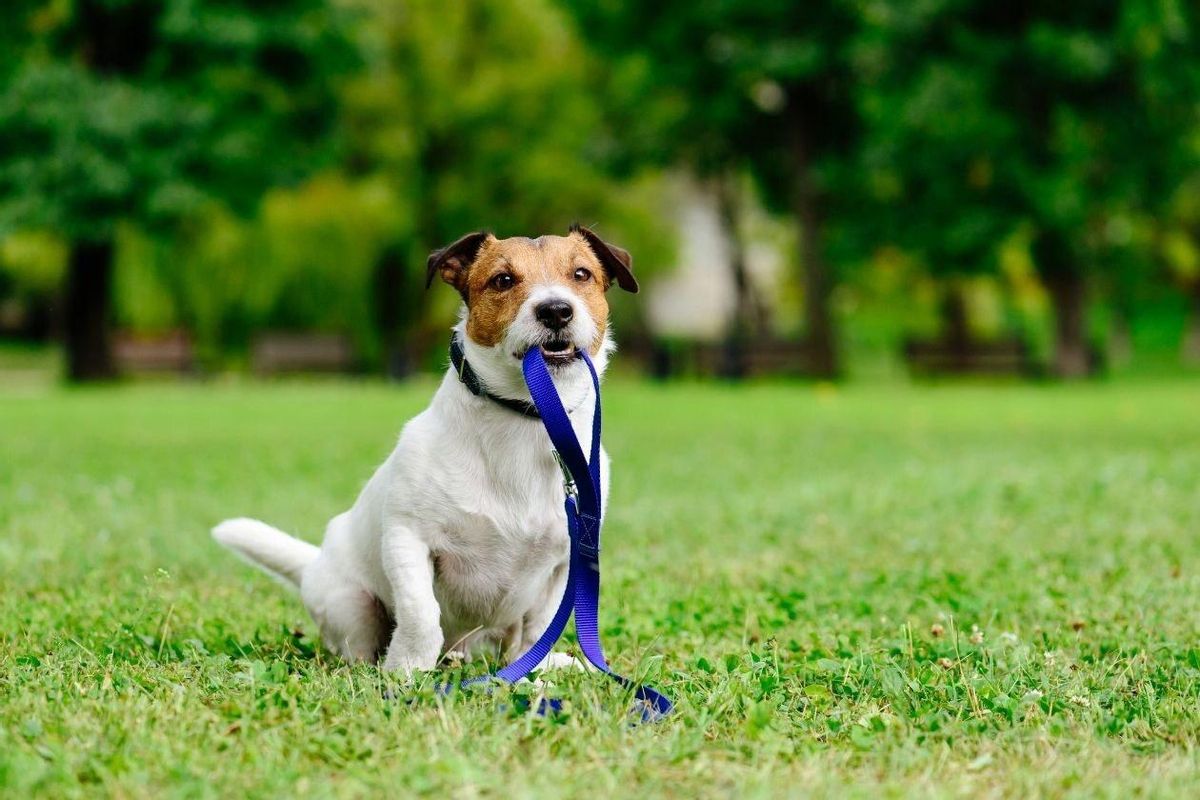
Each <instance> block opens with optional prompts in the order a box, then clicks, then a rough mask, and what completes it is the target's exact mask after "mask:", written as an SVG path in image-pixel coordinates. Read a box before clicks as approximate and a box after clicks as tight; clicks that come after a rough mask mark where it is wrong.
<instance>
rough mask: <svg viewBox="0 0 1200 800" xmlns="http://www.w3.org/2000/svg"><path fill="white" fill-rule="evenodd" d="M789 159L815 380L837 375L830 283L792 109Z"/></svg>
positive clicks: (802, 139) (800, 119)
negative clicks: (790, 161)
mask: <svg viewBox="0 0 1200 800" xmlns="http://www.w3.org/2000/svg"><path fill="white" fill-rule="evenodd" d="M791 117H792V119H791V120H790V122H789V124H790V126H791V136H792V159H793V167H794V169H795V187H794V193H793V209H794V211H795V214H796V220H797V222H798V223H799V225H800V269H801V274H800V277H801V282H802V285H803V287H804V323H805V331H806V336H807V342H806V344H807V349H808V353H809V371H810V372H811V373H812V374H813V375H814V376H816V377H818V378H836V377H837V376H838V373H839V369H838V354H837V342H836V340H835V338H834V332H833V314H832V312H831V310H830V307H829V305H830V295H831V294H832V288H833V287H832V279H831V276H830V274H829V265H828V264H826V262H825V253H824V249H823V246H822V244H823V243H822V235H821V234H822V230H821V228H822V225H821V210H820V197H819V192H818V190H817V187H816V185H815V184H814V182H813V176H812V154H811V151H810V147H809V144H808V138H807V133H806V130H805V118H804V111H803V110H802V109H799V108H793V111H792V114H791Z"/></svg>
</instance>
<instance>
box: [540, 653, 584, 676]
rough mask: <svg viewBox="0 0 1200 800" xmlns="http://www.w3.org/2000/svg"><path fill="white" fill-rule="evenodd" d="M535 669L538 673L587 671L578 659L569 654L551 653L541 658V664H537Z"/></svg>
mask: <svg viewBox="0 0 1200 800" xmlns="http://www.w3.org/2000/svg"><path fill="white" fill-rule="evenodd" d="M535 669H536V670H538V671H539V672H541V671H542V670H550V669H578V670H584V669H587V666H585V665H584V663H583V662H582V661H580V660H579V659H578V658H576V657H575V656H573V655H571V654H570V653H551V654H550V655H548V656H546V657H545V658H543V659H542V662H541V663H540V664H538V665H537V667H535Z"/></svg>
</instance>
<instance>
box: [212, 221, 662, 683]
mask: <svg viewBox="0 0 1200 800" xmlns="http://www.w3.org/2000/svg"><path fill="white" fill-rule="evenodd" d="M631 262H632V260H631V258H630V255H629V253H628V252H627V251H625V250H624V249H622V248H620V247H617V246H616V245H612V244H609V243H607V242H605V241H603V240H602V239H601V238H600V237H599V236H597V235H596V234H595V233H593V232H592V231H591V230H589V229H588V228H585V227H582V226H579V225H574V226H572V227H571V229H570V231H569V233H568V235H566V236H541V237H539V238H537V239H529V238H525V237H514V238H508V239H498V238H496V237H495V236H493V235H492V234H491V233H488V232H486V231H480V232H476V233H472V234H469V235H467V236H464V237H463V238H461V239H459V240H458V241H456V242H454V243H453V244H451V245H449V246H448V247H445V248H442V249H440V250H436V251H434V252H433V253H432V254H431V255H430V256H429V260H428V264H427V280H426V288H428V287H429V286H430V285H431V284H432V282H433V279H434V278H435V277H439V276H440V277H441V279H442V280H443V281H445V282H446V283H448V284H450V285H451V286H453V287H454V288H455V289H457V290H458V292H459V294H460V295H461V296H462V299H463V308H464V310H463V312H462V313H461V314H460V319H459V322H458V324H457V325H456V326H455V327H454V329H453V333H452V344H451V362H452V363H451V367H450V368H449V369H448V370H447V371H446V374H445V376H444V377H443V378H442V382H441V385H440V386H439V387H438V389H437V392H436V393H435V394H434V396H433V400H432V402H431V403H430V404H429V406H428V407H427V408H426V409H425V410H424V411H422V412H421V413H420V414H418V415H417V416H416V417H414V418H413V419H412V420H411V421H409V422H408V424H407V425H405V426H404V428H403V430H402V431H401V433H400V439H399V443H398V444H397V445H396V447H395V449H394V450H393V451H392V453H391V455H390V456H389V457H388V459H387V460H386V461H384V463H383V465H382V466H380V467H379V468H378V469H377V470H376V471H375V474H374V475H373V476H372V477H371V479H370V480H369V481H368V482H367V485H366V487H365V488H364V489H363V490H362V493H361V494H360V495H359V496H358V499H357V501H356V502H355V503H354V506H353V507H352V508H351V509H350V510H349V511H346V512H345V513H342V514H339V515H338V516H336V517H334V518H333V519H332V520H331V521H330V522H329V524H328V526H327V527H326V529H325V538H324V541H323V543H322V544H321V546H320V547H319V548H318V547H316V546H314V545H312V544H309V543H307V542H304V541H301V540H299V539H296V538H294V537H292V536H289V535H288V534H286V533H284V532H282V531H280V530H277V529H275V528H273V527H271V526H270V525H267V524H266V523H263V522H259V521H257V520H253V519H245V518H240V519H231V520H228V521H226V522H223V523H221V524H220V525H218V526H217V527H216V528H215V529H213V532H212V533H213V536H214V538H215V539H216V540H217V541H218V542H220V543H221V544H223V545H225V546H226V547H228V548H230V549H231V550H233V551H234V553H235V554H237V555H239V556H241V557H242V558H244V559H245V560H247V561H249V562H250V563H251V564H253V565H255V566H257V567H260V568H262V569H264V570H265V571H267V572H268V573H269V574H271V575H273V576H274V577H276V578H277V579H279V580H281V581H283V582H284V583H287V584H291V585H294V586H297V587H299V590H300V597H301V599H302V600H303V602H304V605H305V607H306V608H307V610H308V612H309V614H311V615H312V618H313V620H315V621H316V623H317V626H318V628H319V629H320V634H321V640H322V642H323V643H324V645H325V646H326V647H328V648H329V649H331V650H332V651H334V652H335V653H337V654H338V655H339V656H341V657H342V658H344V659H346V660H347V661H350V662H373V663H378V662H379V660H380V659H382V666H383V668H384V669H387V670H397V671H401V672H403V673H406V674H412V673H413V672H414V671H418V670H430V669H433V668H435V667H436V666H437V664H438V663H439V661H440V659H441V658H442V657H443V655H449V656H451V657H459V658H470V657H472V655H473V654H478V653H481V652H488V651H490V652H492V653H495V652H497V651H498V650H500V651H502V652H503V653H504V655H505V657H507V658H512V657H515V656H517V655H520V654H521V653H523V652H525V651H526V650H527V649H528V648H529V647H530V646H531V645H532V644H533V643H534V642H536V641H537V640H538V637H539V636H540V635H541V634H542V632H543V631H544V630H545V629H546V627H547V625H548V624H549V622H550V620H551V618H552V617H553V615H554V611H555V609H556V608H557V606H558V602H559V600H560V598H561V596H562V592H563V588H564V586H565V583H566V577H567V561H568V555H569V541H568V537H567V533H566V515H565V512H564V510H563V491H564V489H563V476H562V473H561V471H560V469H559V466H558V464H557V462H556V460H555V457H554V453H553V450H552V448H551V446H550V443H549V440H548V439H547V437H546V435H545V432H544V430H543V428H542V424H541V421H540V420H539V419H538V418H537V417H536V412H534V411H533V406H532V403H531V398H530V395H529V391H528V389H527V388H526V386H525V381H524V378H523V375H522V370H521V363H522V359H523V357H524V356H525V355H526V353H527V352H528V351H529V350H530V349H531V348H534V347H538V348H541V351H542V355H543V357H544V358H545V360H546V362H547V365H548V367H549V369H550V373H551V377H552V379H553V381H554V384H555V387H556V389H557V390H558V392H559V395H560V397H561V398H562V401H563V404H564V406H565V407H566V409H567V410H568V413H569V416H570V419H571V424H572V426H573V427H574V429H575V432H576V435H577V436H578V437H579V440H580V441H583V442H586V441H589V438H590V436H591V426H592V404H593V402H594V401H595V400H596V398H595V396H594V395H595V390H594V388H593V385H592V380H591V376H590V374H589V372H588V370H587V366H586V365H585V364H584V363H582V359H580V358H578V357H576V356H577V353H576V351H577V350H579V349H586V351H587V353H588V354H589V355H590V356H591V358H592V361H593V362H594V364H595V367H596V370H597V372H598V373H599V374H601V375H602V374H603V372H604V369H605V367H606V366H607V364H608V360H609V356H610V354H611V353H612V352H613V342H612V337H611V334H610V330H609V323H608V301H607V295H606V293H607V291H608V290H609V288H610V287H611V286H613V285H616V286H619V287H620V288H622V289H624V290H627V291H629V292H637V291H638V283H637V280H636V278H635V277H634V275H633V272H632V269H631V266H632V263H631ZM600 457H601V464H600V480H601V487H602V496H603V497H604V498H607V497H608V480H609V462H608V455H607V453H605V452H603V451H601V454H600ZM577 663H578V662H576V661H575V659H573V658H571V657H570V656H567V655H566V654H563V653H552V654H551V655H550V656H549V657H547V659H546V660H545V661H543V663H542V667H555V666H568V665H574V664H577Z"/></svg>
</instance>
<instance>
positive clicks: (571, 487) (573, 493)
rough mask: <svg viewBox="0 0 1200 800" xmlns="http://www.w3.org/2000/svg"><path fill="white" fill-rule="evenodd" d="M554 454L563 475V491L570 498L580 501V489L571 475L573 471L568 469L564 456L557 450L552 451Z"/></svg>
mask: <svg viewBox="0 0 1200 800" xmlns="http://www.w3.org/2000/svg"><path fill="white" fill-rule="evenodd" d="M550 452H551V453H553V454H554V460H555V461H557V462H558V468H559V469H560V470H562V475H563V491H564V492H566V493H567V496H568V497H572V498H574V499H575V500H578V499H579V488H578V487H577V486H576V485H575V478H574V477H573V476H572V475H571V470H569V469H567V462H566V461H564V460H563V457H562V454H561V453H559V452H558V451H557V450H551V451H550Z"/></svg>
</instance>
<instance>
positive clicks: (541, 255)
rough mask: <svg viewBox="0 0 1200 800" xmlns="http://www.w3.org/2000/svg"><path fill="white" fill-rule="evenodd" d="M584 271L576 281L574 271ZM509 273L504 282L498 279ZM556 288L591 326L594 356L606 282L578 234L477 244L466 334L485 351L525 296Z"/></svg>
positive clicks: (603, 320) (604, 322)
mask: <svg viewBox="0 0 1200 800" xmlns="http://www.w3.org/2000/svg"><path fill="white" fill-rule="evenodd" d="M579 269H583V270H586V271H587V275H588V277H586V278H584V279H582V280H581V279H579V277H577V275H576V271H577V270H579ZM503 275H509V276H511V279H512V284H511V286H507V288H506V281H507V279H505V278H501V277H500V276H503ZM552 284H559V285H561V286H563V287H564V288H566V289H567V290H568V291H570V292H571V293H572V294H574V295H575V296H576V297H578V298H579V299H580V300H582V301H583V303H584V305H586V306H587V309H588V313H589V314H591V317H592V319H593V320H595V323H596V339H595V341H594V342H592V343H591V346H590V347H589V348H588V349H589V350H590V351H591V352H592V353H593V354H594V353H597V352H599V349H600V346H601V344H603V342H604V332H605V330H606V328H607V326H608V300H607V299H605V297H604V292H605V291H606V290H607V289H608V285H609V278H608V275H607V273H606V272H605V270H604V266H603V264H601V263H600V260H599V259H598V258H597V257H596V254H595V253H594V252H593V251H592V249H591V247H590V246H589V245H588V243H587V241H586V240H585V239H584V238H583V237H582V236H581V235H579V234H577V233H572V234H571V235H570V236H541V237H539V238H537V239H527V238H525V237H513V238H511V239H489V240H487V241H485V242H484V243H483V246H482V247H481V248H480V250H479V254H478V256H477V257H476V258H475V261H474V263H472V264H471V266H470V269H469V270H468V271H467V276H466V286H465V289H466V291H465V292H464V297H465V299H466V301H467V335H468V336H470V337H471V339H472V340H474V341H475V342H477V343H479V344H481V345H484V346H486V347H491V346H493V345H495V344H497V343H498V342H500V340H501V339H503V338H504V333H505V331H507V330H508V326H509V325H511V324H512V321H513V320H514V319H515V318H516V316H517V312H518V311H520V309H521V306H522V304H524V302H525V301H526V300H527V299H528V298H529V293H530V292H531V291H532V290H533V289H534V288H535V287H538V286H545V285H552Z"/></svg>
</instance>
